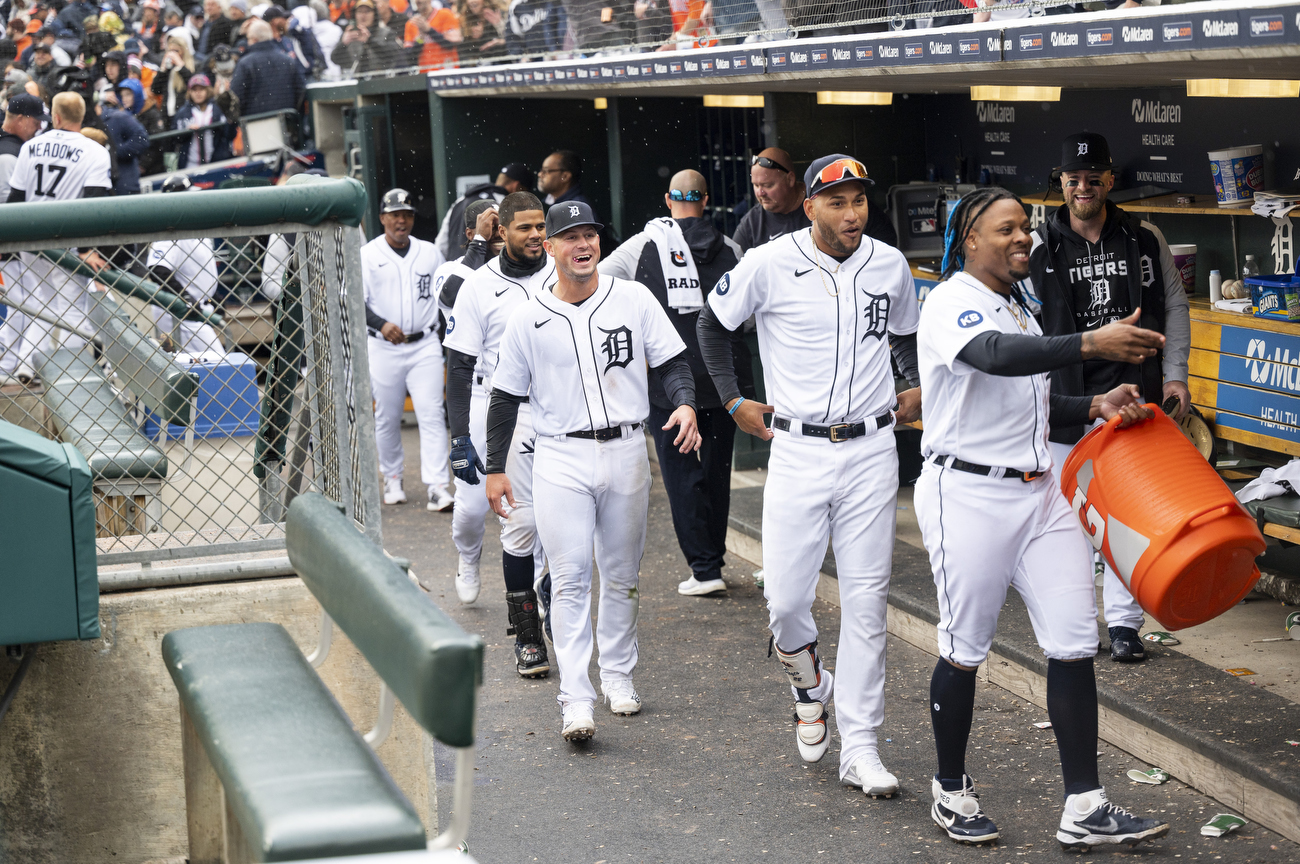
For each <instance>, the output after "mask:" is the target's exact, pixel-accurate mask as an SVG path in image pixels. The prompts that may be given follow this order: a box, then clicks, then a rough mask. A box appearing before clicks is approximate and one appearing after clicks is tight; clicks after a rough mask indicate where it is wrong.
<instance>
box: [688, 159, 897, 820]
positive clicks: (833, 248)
mask: <svg viewBox="0 0 1300 864" xmlns="http://www.w3.org/2000/svg"><path fill="white" fill-rule="evenodd" d="M804 183H805V184H806V186H807V188H808V192H809V197H808V199H807V200H806V201H805V202H804V212H805V214H806V215H807V216H808V218H809V220H810V221H811V222H812V226H811V227H810V228H805V229H803V230H801V231H796V232H794V233H792V234H789V235H786V236H785V237H781V238H779V239H777V240H775V241H774V242H771V243H768V244H766V245H764V246H762V247H760V248H758V249H755V250H753V251H752V252H750V253H749V254H747V255H746V256H745V257H744V258H743V259H741V262H740V264H739V265H737V267H736V269H735V270H733V271H731V272H730V273H728V274H727V275H726V276H724V277H722V279H721V280H720V281H719V282H718V284H717V285H716V286H714V288H713V290H712V291H711V292H710V293H709V297H708V301H707V304H706V306H705V308H704V311H702V312H701V313H700V320H699V325H698V330H699V341H700V348H701V350H702V352H703V354H704V362H705V365H706V366H707V367H708V370H709V374H710V375H711V376H712V377H713V381H714V384H715V386H716V387H717V389H718V393H719V395H720V396H721V397H722V399H723V400H724V404H725V405H726V407H727V410H728V413H730V414H731V415H732V416H733V417H734V418H735V420H736V424H737V425H738V426H739V427H740V428H741V429H743V430H744V431H746V432H748V433H750V434H751V435H756V436H758V437H760V438H763V439H766V440H771V442H772V456H771V461H770V462H769V464H768V480H767V486H766V489H765V492H764V497H763V555H764V559H763V564H764V572H765V577H766V584H765V586H764V594H765V596H766V598H767V604H768V611H769V623H770V626H771V629H772V636H773V648H774V650H775V651H776V654H777V657H778V659H779V660H780V662H781V665H782V666H783V667H784V668H785V672H786V675H787V676H788V677H789V679H790V685H791V689H792V690H793V693H794V697H795V700H796V701H795V714H796V715H797V721H796V728H795V733H796V736H797V737H796V743H797V744H798V746H799V755H800V756H801V757H802V758H803V759H804V761H806V762H817V761H819V760H820V759H821V758H822V757H823V756H824V755H825V754H826V750H827V748H828V746H829V744H830V736H829V734H828V730H827V718H828V713H827V710H826V706H827V705H829V704H830V700H831V696H832V693H833V695H834V697H835V706H836V725H837V727H838V728H839V732H840V739H841V748H840V769H839V776H840V779H841V780H842V781H843V782H844V783H847V784H849V785H852V786H859V787H861V788H862V789H863V791H864V792H865V793H866V794H868V795H871V796H872V797H877V796H881V795H883V796H885V797H890V796H892V795H894V793H896V792H897V791H898V780H897V778H896V777H894V775H893V774H891V773H889V771H887V770H886V769H885V767H884V766H883V765H882V764H881V762H880V757H879V754H878V752H877V745H876V740H877V739H876V730H877V728H878V727H879V726H880V725H881V724H882V723H883V722H884V679H885V609H886V595H887V593H888V590H889V573H890V567H891V562H892V556H893V548H894V527H895V526H894V519H895V508H896V494H897V491H898V452H897V450H896V448H895V444H894V435H893V428H894V426H895V424H896V423H908V422H911V421H913V420H916V419H917V418H918V417H919V416H920V414H921V391H920V390H919V389H918V387H917V384H918V382H919V375H918V371H917V357H916V328H917V325H918V322H919V318H920V314H919V308H918V304H917V299H916V288H915V285H914V284H913V282H912V274H911V270H910V269H909V267H908V265H907V260H906V259H905V258H904V257H903V255H902V253H900V252H899V251H898V250H897V249H894V248H892V247H890V246H887V245H885V244H884V243H881V242H879V241H878V240H874V239H872V238H870V237H864V236H863V235H864V233H865V230H864V229H865V227H866V224H867V218H868V214H869V210H870V205H869V204H868V201H867V188H868V186H869V185H870V183H871V181H870V180H869V179H868V178H867V171H866V169H865V168H864V167H863V165H862V163H861V162H859V161H857V160H856V159H853V158H852V157H849V156H845V155H843V154H838V153H837V154H833V155H830V156H823V157H822V158H820V159H817V160H816V161H814V162H813V163H812V165H810V166H809V168H808V170H807V172H806V173H805V174H804ZM751 315H753V316H754V317H755V319H756V321H757V325H758V340H759V345H760V348H761V351H762V357H763V370H764V373H765V375H766V378H767V385H768V391H767V392H768V395H769V396H770V398H771V399H772V403H773V404H772V405H762V404H756V403H755V402H754V400H752V399H746V398H745V397H744V396H743V394H742V393H741V391H740V387H739V384H738V382H737V375H736V368H735V361H734V358H733V355H732V352H731V343H730V336H731V332H730V331H735V330H736V329H738V328H739V327H740V326H741V325H742V324H743V323H744V322H745V321H746V320H747V319H748V318H749V317H750V316H751ZM891 353H892V354H893V356H894V358H895V359H897V360H898V365H899V367H900V368H901V369H902V370H903V373H904V376H905V377H906V378H907V380H908V381H909V382H910V384H911V385H912V389H910V390H906V391H904V392H902V393H899V394H897V395H896V394H895V391H894V375H893V371H892V369H891V367H890V355H891ZM769 413H770V414H772V415H773V417H772V425H771V428H770V429H769V428H768V426H767V424H766V423H765V422H764V415H765V414H769ZM828 539H829V540H830V541H831V542H832V543H833V544H834V549H835V561H836V567H837V570H838V576H839V585H840V599H841V607H840V632H839V640H838V644H839V651H838V657H837V663H836V668H835V675H834V678H835V679H838V680H832V675H831V673H830V672H828V671H826V670H825V669H824V668H823V667H822V663H821V658H820V655H819V653H818V649H817V642H818V631H817V625H816V623H815V622H814V620H813V616H812V604H813V600H814V599H815V598H816V589H817V581H818V574H819V571H820V570H821V564H822V560H823V557H824V556H825V554H826V543H827V540H828ZM832 688H833V689H832Z"/></svg>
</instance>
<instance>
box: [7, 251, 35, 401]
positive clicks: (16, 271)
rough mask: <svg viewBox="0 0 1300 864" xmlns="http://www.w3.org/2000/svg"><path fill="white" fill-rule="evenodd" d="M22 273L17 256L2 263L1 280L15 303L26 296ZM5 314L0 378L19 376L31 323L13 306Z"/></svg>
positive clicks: (10, 257)
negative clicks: (25, 334)
mask: <svg viewBox="0 0 1300 864" xmlns="http://www.w3.org/2000/svg"><path fill="white" fill-rule="evenodd" d="M22 272H23V267H22V262H21V261H19V259H18V256H17V255H13V254H10V255H9V257H8V258H6V259H5V260H4V261H0V278H3V279H4V290H5V296H7V297H8V298H9V299H10V300H13V301H14V302H22V298H23V296H24V292H23V287H22V286H23V279H22ZM5 312H6V314H5V320H4V323H3V324H0V376H7V375H16V374H18V371H19V370H18V349H19V347H20V344H21V343H22V340H23V331H25V330H26V329H27V326H28V324H29V323H30V319H29V318H28V317H27V316H26V315H24V314H23V313H21V312H19V311H18V310H17V309H15V308H14V307H12V306H9V307H7V308H6V310H5ZM23 371H26V370H23Z"/></svg>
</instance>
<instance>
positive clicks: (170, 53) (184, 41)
mask: <svg viewBox="0 0 1300 864" xmlns="http://www.w3.org/2000/svg"><path fill="white" fill-rule="evenodd" d="M166 44H167V53H166V54H165V55H164V56H163V62H162V64H161V65H160V66H159V67H158V74H157V75H155V76H154V79H153V83H152V84H150V85H149V90H150V92H151V93H153V94H154V96H156V97H158V103H159V106H160V107H161V108H162V110H163V115H164V117H165V118H166V122H167V126H168V127H169V128H170V127H171V125H172V120H173V119H174V118H175V117H176V112H177V111H179V110H181V106H183V105H184V104H185V98H186V95H187V94H188V92H189V88H190V76H191V75H193V74H194V69H195V66H194V54H193V52H192V51H191V49H190V33H189V31H188V30H186V29H184V28H177V29H175V30H171V31H169V32H168V33H167V42H166Z"/></svg>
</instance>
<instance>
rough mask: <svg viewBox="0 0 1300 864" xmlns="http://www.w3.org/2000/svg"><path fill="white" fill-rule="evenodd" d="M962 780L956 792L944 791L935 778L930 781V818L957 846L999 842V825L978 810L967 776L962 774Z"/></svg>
mask: <svg viewBox="0 0 1300 864" xmlns="http://www.w3.org/2000/svg"><path fill="white" fill-rule="evenodd" d="M961 779H962V788H961V789H959V790H957V791H955V792H949V791H947V790H946V789H944V788H943V786H942V785H941V784H940V783H939V778H938V777H935V778H932V779H931V781H930V794H931V795H933V796H934V806H932V807H931V808H930V818H931V819H933V820H934V824H936V825H938V826H939V827H940V828H942V829H943V830H944V833H946V834H947V835H948V836H949V837H950V838H952V839H953V840H956V841H957V842H958V843H970V844H977V843H992V842H993V841H995V840H997V839H998V826H997V825H994V824H993V820H992V819H990V818H989V817H987V816H985V815H984V811H983V810H981V809H980V801H979V798H980V796H978V795H976V794H975V784H974V783H973V782H971V779H970V777H968V776H966V775H962V778H961Z"/></svg>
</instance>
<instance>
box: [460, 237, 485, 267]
mask: <svg viewBox="0 0 1300 864" xmlns="http://www.w3.org/2000/svg"><path fill="white" fill-rule="evenodd" d="M487 259H488V244H487V241H486V240H471V241H469V243H468V245H466V246H465V257H464V258H461V259H460V263H462V264H464V265H465V266H466V267H468V268H469V269H471V270H477V269H478V268H480V267H482V266H483V265H484V264H486V263H487Z"/></svg>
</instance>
